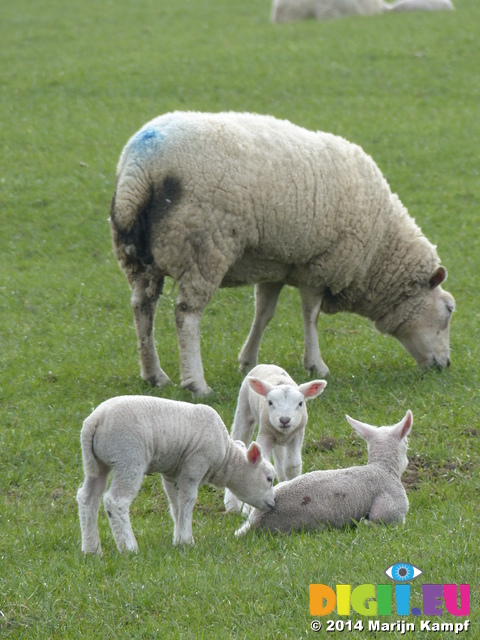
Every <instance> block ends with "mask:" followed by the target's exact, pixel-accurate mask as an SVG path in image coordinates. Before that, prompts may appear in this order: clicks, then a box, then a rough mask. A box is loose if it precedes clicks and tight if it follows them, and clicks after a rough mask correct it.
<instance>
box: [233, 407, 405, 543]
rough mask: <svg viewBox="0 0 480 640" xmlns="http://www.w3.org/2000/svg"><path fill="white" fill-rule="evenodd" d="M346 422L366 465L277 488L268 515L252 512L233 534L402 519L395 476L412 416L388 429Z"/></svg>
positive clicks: (402, 460) (402, 467)
mask: <svg viewBox="0 0 480 640" xmlns="http://www.w3.org/2000/svg"><path fill="white" fill-rule="evenodd" d="M347 420H348V422H349V423H350V424H351V426H352V427H353V428H354V429H355V431H357V433H358V434H359V435H360V436H361V437H362V438H364V439H365V440H366V441H367V443H368V463H367V465H365V466H363V467H349V468H347V469H334V470H328V471H312V472H311V473H306V474H305V475H302V476H298V477H297V478H295V479H293V480H289V481H288V482H282V483H280V484H278V485H277V486H276V487H275V507H274V509H273V510H272V511H271V512H270V513H262V512H261V511H258V510H257V509H253V510H252V511H251V512H250V516H249V518H248V520H247V521H246V522H245V524H244V525H243V526H242V527H240V529H238V530H237V531H236V532H235V535H236V536H243V535H245V534H246V533H247V531H249V530H250V529H266V530H269V531H272V532H291V531H299V530H301V529H326V528H329V527H334V528H342V527H345V526H348V525H350V524H354V523H358V522H359V521H360V520H361V519H362V518H366V519H368V520H369V521H372V522H382V523H384V524H393V523H396V522H404V521H405V516H406V514H407V511H408V498H407V494H406V492H405V489H404V488H403V486H402V483H401V480H400V478H401V475H402V473H403V472H404V471H405V469H406V468H407V464H408V459H407V455H406V453H407V436H408V434H409V432H410V429H411V428H412V423H413V416H412V412H411V411H407V414H406V415H405V417H404V418H403V420H402V421H401V422H399V423H398V424H396V425H394V426H392V427H379V428H377V427H373V426H370V425H368V424H364V423H362V422H358V421H357V420H354V419H353V418H350V417H349V416H347Z"/></svg>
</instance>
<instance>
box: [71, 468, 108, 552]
mask: <svg viewBox="0 0 480 640" xmlns="http://www.w3.org/2000/svg"><path fill="white" fill-rule="evenodd" d="M107 477H108V470H107V469H105V470H102V472H101V474H100V475H99V476H98V477H97V478H95V477H93V476H87V477H86V478H85V482H84V483H83V485H82V486H81V487H80V489H79V490H78V492H77V503H78V515H79V518H80V530H81V532H82V551H83V553H96V554H97V555H99V556H101V555H102V547H101V545H100V537H99V535H98V509H99V507H100V502H101V499H102V494H103V492H104V491H105V487H106V486H107Z"/></svg>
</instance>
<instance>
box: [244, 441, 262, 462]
mask: <svg viewBox="0 0 480 640" xmlns="http://www.w3.org/2000/svg"><path fill="white" fill-rule="evenodd" d="M261 459H262V447H261V446H260V445H259V444H258V443H257V442H252V444H251V445H250V446H249V447H248V449H247V460H248V461H249V462H250V464H257V463H258V462H260V460H261Z"/></svg>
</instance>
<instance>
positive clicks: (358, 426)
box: [345, 416, 377, 440]
mask: <svg viewBox="0 0 480 640" xmlns="http://www.w3.org/2000/svg"><path fill="white" fill-rule="evenodd" d="M345 417H346V418H347V420H348V422H349V424H350V426H351V427H353V428H354V429H355V431H356V432H357V433H358V435H359V436H361V437H362V438H364V440H368V438H369V436H371V435H372V433H375V432H376V431H377V427H372V425H371V424H367V423H366V422H359V421H358V420H355V419H354V418H351V417H350V416H345Z"/></svg>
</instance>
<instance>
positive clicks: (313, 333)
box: [300, 287, 329, 378]
mask: <svg viewBox="0 0 480 640" xmlns="http://www.w3.org/2000/svg"><path fill="white" fill-rule="evenodd" d="M300 295H301V298H302V315H303V326H304V332H305V349H304V352H303V366H304V367H305V369H307V371H310V372H312V373H313V372H317V374H318V375H320V376H321V377H322V378H324V377H325V376H326V375H328V373H329V371H328V367H327V365H326V364H325V363H324V361H323V360H322V356H321V354H320V347H319V345H318V333H317V322H318V315H319V313H320V305H321V303H322V296H321V294H320V293H319V292H318V291H315V290H313V289H308V288H306V287H300Z"/></svg>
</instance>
